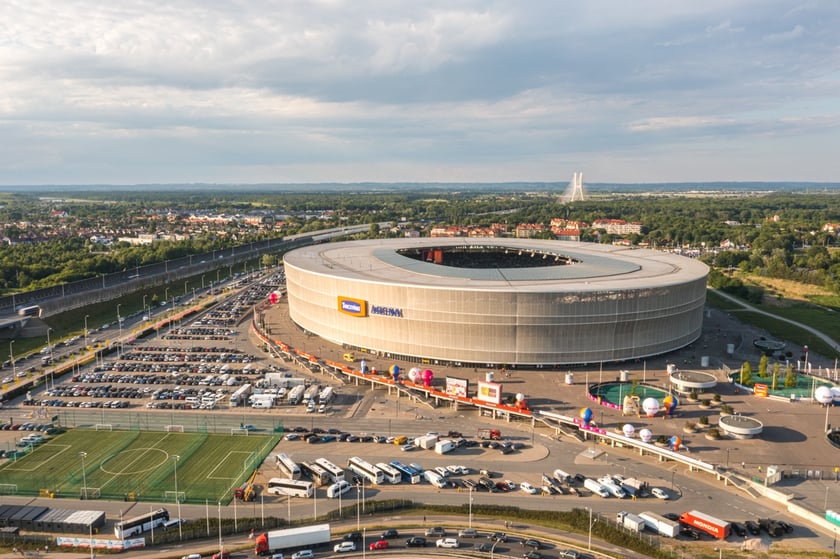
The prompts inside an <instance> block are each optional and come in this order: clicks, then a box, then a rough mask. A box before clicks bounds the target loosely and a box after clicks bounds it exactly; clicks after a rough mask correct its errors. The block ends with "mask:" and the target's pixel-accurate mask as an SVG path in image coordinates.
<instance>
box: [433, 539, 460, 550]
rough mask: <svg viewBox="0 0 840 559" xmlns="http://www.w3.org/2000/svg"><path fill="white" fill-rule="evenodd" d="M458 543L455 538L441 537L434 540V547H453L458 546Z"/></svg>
mask: <svg viewBox="0 0 840 559" xmlns="http://www.w3.org/2000/svg"><path fill="white" fill-rule="evenodd" d="M458 545H459V544H458V540H457V539H455V538H441V539H439V540H438V541H436V542H435V547H449V548H455V547H458Z"/></svg>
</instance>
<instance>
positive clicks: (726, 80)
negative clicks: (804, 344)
mask: <svg viewBox="0 0 840 559" xmlns="http://www.w3.org/2000/svg"><path fill="white" fill-rule="evenodd" d="M838 30H840V2H837V1H836V0H824V1H819V0H816V1H808V0H801V1H796V0H792V1H778V0H753V1H747V0H720V1H719V0H702V1H697V0H685V1H683V0H577V1H574V2H567V1H565V0H546V1H541V0H510V1H493V0H489V1H482V2H478V1H475V2H473V1H457V0H445V1H437V0H423V1H413V0H411V1H409V0H405V1H397V0H381V1H372V0H309V1H303V0H301V1H294V0H276V1H270V0H263V1H256V0H253V1H246V0H137V1H134V0H115V1H103V0H90V1H86V0H3V1H2V2H0V139H2V146H3V147H2V149H0V184H7V185H19V184H90V183H115V184H134V183H167V182H221V183H227V182H240V183H241V182H245V183H252V182H333V181H335V182H359V181H380V182H390V181H423V182H438V181H457V182H500V181H551V182H554V181H568V180H569V179H571V175H572V173H573V172H574V171H582V172H583V173H584V179H585V180H586V181H589V182H666V181H746V180H803V181H833V182H838V181H840V164H838V154H840V32H838Z"/></svg>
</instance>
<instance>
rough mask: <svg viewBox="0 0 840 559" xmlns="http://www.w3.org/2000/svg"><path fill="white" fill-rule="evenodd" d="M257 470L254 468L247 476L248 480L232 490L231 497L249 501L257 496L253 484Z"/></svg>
mask: <svg viewBox="0 0 840 559" xmlns="http://www.w3.org/2000/svg"><path fill="white" fill-rule="evenodd" d="M258 473H259V470H254V471H253V473H252V474H251V475H250V476H249V477H248V481H246V482H245V483H244V484H242V485H240V486H239V487H237V488H236V489H234V490H233V497H234V498H235V499H239V500H240V501H245V502H251V501H253V500H254V499H255V498H256V496H257V490H256V487H255V486H254V479H256V477H257V474H258Z"/></svg>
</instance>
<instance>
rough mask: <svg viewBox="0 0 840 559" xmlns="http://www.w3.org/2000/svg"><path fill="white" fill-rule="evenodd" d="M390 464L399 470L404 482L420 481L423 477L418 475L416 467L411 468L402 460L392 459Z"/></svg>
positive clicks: (413, 482) (414, 482)
mask: <svg viewBox="0 0 840 559" xmlns="http://www.w3.org/2000/svg"><path fill="white" fill-rule="evenodd" d="M391 466H393V467H394V468H396V469H397V470H399V472H400V475H401V476H402V479H403V481H404V482H406V483H410V484H412V485H414V484H417V483H420V482H421V481H422V479H423V478H422V476H421V475H420V472H418V471H417V470H416V469H414V468H412V467H411V466H409V465H407V464H403V463H402V462H397V461H396V460H394V461H393V462H391Z"/></svg>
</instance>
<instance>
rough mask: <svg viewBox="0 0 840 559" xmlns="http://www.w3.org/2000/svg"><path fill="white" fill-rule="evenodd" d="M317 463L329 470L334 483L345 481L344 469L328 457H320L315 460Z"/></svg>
mask: <svg viewBox="0 0 840 559" xmlns="http://www.w3.org/2000/svg"><path fill="white" fill-rule="evenodd" d="M315 463H316V464H318V465H319V466H321V467H322V468H324V469H325V470H326V471H327V473H328V474H329V475H330V479H331V480H332V482H333V483H338V482H339V481H344V470H342V469H341V468H339V467H338V466H336V465H335V464H333V463H332V462H330V461H329V460H327V459H326V458H318V459H317V460H315Z"/></svg>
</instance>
